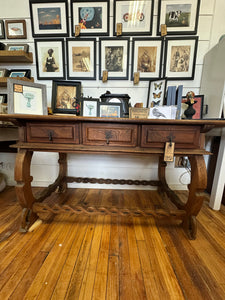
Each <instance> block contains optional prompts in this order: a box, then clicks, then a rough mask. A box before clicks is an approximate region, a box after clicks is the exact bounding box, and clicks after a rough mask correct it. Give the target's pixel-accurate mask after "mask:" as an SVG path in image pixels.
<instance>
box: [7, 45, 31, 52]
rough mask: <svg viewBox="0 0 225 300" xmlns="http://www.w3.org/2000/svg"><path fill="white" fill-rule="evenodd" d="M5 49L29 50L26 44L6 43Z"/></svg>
mask: <svg viewBox="0 0 225 300" xmlns="http://www.w3.org/2000/svg"><path fill="white" fill-rule="evenodd" d="M6 50H8V51H25V52H28V51H29V45H28V44H7V45H6Z"/></svg>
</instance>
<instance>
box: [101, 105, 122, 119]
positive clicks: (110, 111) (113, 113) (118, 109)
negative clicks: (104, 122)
mask: <svg viewBox="0 0 225 300" xmlns="http://www.w3.org/2000/svg"><path fill="white" fill-rule="evenodd" d="M98 116H99V117H102V118H121V117H122V104H121V103H101V102H100V103H99V105H98Z"/></svg>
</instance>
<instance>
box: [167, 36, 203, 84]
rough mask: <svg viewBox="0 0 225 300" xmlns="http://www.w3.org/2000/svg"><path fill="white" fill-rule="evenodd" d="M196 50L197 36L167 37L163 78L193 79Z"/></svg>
mask: <svg viewBox="0 0 225 300" xmlns="http://www.w3.org/2000/svg"><path fill="white" fill-rule="evenodd" d="M197 48H198V36H193V37H167V38H166V43H165V55H164V72H163V73H164V74H163V77H166V78H167V79H170V80H192V79H194V75H195V63H196V55H197Z"/></svg>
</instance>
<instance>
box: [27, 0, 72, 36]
mask: <svg viewBox="0 0 225 300" xmlns="http://www.w3.org/2000/svg"><path fill="white" fill-rule="evenodd" d="M30 17H31V27H32V35H33V37H66V36H68V35H69V25H68V3H67V0H30Z"/></svg>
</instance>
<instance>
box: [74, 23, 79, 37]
mask: <svg viewBox="0 0 225 300" xmlns="http://www.w3.org/2000/svg"><path fill="white" fill-rule="evenodd" d="M79 35H80V25H75V36H79Z"/></svg>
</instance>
